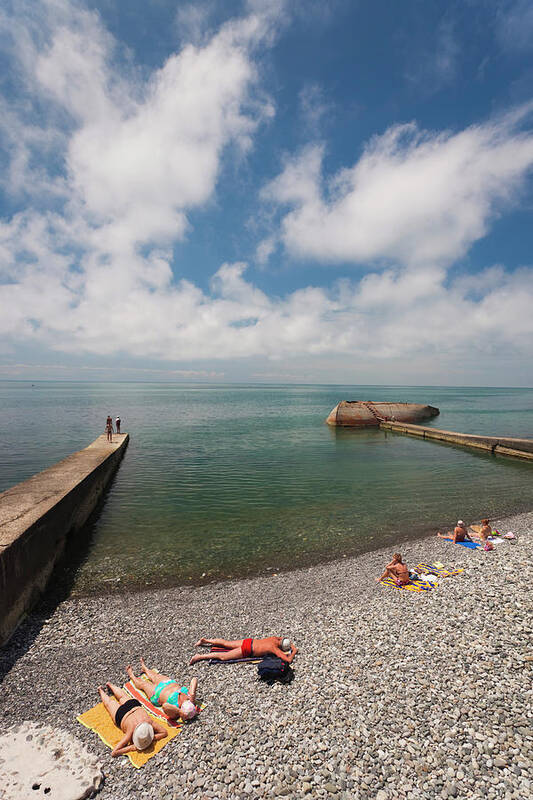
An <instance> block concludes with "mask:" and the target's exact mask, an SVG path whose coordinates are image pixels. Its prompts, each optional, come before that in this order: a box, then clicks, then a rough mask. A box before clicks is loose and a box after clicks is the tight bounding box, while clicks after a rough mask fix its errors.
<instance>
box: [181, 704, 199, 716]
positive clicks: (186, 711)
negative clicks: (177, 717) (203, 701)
mask: <svg viewBox="0 0 533 800" xmlns="http://www.w3.org/2000/svg"><path fill="white" fill-rule="evenodd" d="M180 711H181V714H182V716H183V717H185V719H192V718H193V717H195V716H196V715H197V714H198V709H197V708H196V706H195V705H194V703H193V702H192V700H184V701H183V703H182V704H181V706H180Z"/></svg>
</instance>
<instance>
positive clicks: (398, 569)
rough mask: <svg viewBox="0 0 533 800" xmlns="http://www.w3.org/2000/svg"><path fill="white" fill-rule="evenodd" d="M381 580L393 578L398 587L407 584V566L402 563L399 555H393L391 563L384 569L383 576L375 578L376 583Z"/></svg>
mask: <svg viewBox="0 0 533 800" xmlns="http://www.w3.org/2000/svg"><path fill="white" fill-rule="evenodd" d="M383 578H393V580H395V581H396V583H397V584H398V586H405V585H406V584H407V583H409V570H408V569H407V565H406V564H404V562H403V561H402V554H401V553H394V554H393V556H392V561H391V562H390V564H387V566H386V567H385V571H384V572H383V575H380V576H379V578H376V583H379V581H382V580H383Z"/></svg>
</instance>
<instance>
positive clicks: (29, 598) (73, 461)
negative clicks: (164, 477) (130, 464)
mask: <svg viewBox="0 0 533 800" xmlns="http://www.w3.org/2000/svg"><path fill="white" fill-rule="evenodd" d="M128 440H129V436H128V434H127V433H123V434H115V435H114V436H113V442H112V443H110V442H108V441H107V438H106V436H99V437H98V439H96V440H95V441H94V442H93V443H92V444H90V445H89V446H88V447H86V448H85V449H84V450H80V451H79V452H77V453H73V454H72V455H70V456H68V457H67V458H65V459H63V461H60V462H59V463H58V464H54V466H53V467H50V468H49V469H45V470H44V471H43V472H39V473H38V474H37V475H34V476H33V477H32V478H29V479H28V480H27V481H24V482H23V483H19V484H17V486H13V487H12V488H11V489H8V490H7V491H5V492H3V493H2V494H0V647H1V646H2V645H3V644H5V643H6V641H7V640H8V638H9V636H10V635H11V634H12V632H13V631H14V629H15V628H16V626H17V625H18V623H19V621H20V619H21V618H22V617H23V615H24V614H25V613H26V612H27V611H28V610H29V609H30V608H31V606H32V605H33V604H34V603H35V601H36V600H37V599H38V597H39V595H40V594H41V592H42V591H43V590H44V588H45V586H46V584H47V582H48V579H49V578H50V575H51V574H52V570H53V568H54V566H55V564H56V563H57V561H58V560H59V558H60V557H61V555H62V553H63V551H64V549H65V544H66V542H67V539H68V538H69V537H70V536H71V535H72V534H74V533H76V531H78V530H79V529H80V528H81V527H82V526H83V525H84V524H85V522H86V521H87V519H88V518H89V516H90V514H91V513H92V512H93V511H94V509H95V508H96V506H97V504H98V501H99V500H100V498H101V497H102V495H103V493H104V491H105V489H106V488H107V486H108V484H109V482H110V481H111V478H112V477H113V475H114V473H115V471H116V470H117V468H118V466H119V464H120V461H121V459H122V457H123V455H124V452H125V450H126V447H127V444H128Z"/></svg>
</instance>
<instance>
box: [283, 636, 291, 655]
mask: <svg viewBox="0 0 533 800" xmlns="http://www.w3.org/2000/svg"><path fill="white" fill-rule="evenodd" d="M280 647H281V649H282V650H283V651H284V652H285V653H287V652H288V651H289V650H290V649H291V640H290V639H288V638H287V637H286V636H284V637H283V639H282V640H281V645H280Z"/></svg>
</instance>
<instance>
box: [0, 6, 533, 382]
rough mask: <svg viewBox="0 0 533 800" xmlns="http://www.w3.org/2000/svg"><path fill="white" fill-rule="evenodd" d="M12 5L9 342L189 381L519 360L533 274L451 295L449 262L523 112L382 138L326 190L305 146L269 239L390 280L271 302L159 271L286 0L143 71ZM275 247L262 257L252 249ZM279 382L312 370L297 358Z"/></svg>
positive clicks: (510, 155) (253, 109) (237, 135)
mask: <svg viewBox="0 0 533 800" xmlns="http://www.w3.org/2000/svg"><path fill="white" fill-rule="evenodd" d="M21 3H22V0H21ZM19 7H20V8H22V11H21V12H20V13H19V12H16V13H15V17H14V18H13V25H12V26H11V28H10V30H11V31H13V32H14V34H13V35H14V37H15V42H14V44H15V47H14V50H13V53H12V55H13V56H14V52H15V51H16V55H17V57H18V58H19V61H18V62H17V69H18V79H19V82H20V85H21V87H22V88H23V91H22V92H21V95H20V96H21V97H22V98H23V102H22V101H21V102H20V103H17V104H12V106H11V108H10V109H9V113H10V116H9V122H8V124H4V126H3V128H2V131H3V134H4V139H3V141H4V144H5V147H6V151H7V154H8V156H9V157H10V170H9V172H8V177H7V180H6V181H5V183H4V185H5V187H6V190H7V191H8V192H9V193H10V199H12V201H13V203H14V207H15V208H16V204H17V202H19V201H20V198H21V197H23V196H24V197H25V198H27V200H28V202H27V204H26V206H27V207H25V208H24V209H23V210H18V211H15V212H14V213H12V214H10V215H9V216H6V217H5V219H4V220H3V221H2V222H0V307H1V309H2V313H1V314H0V341H1V342H2V347H3V348H5V347H6V343H22V344H23V345H25V346H26V349H27V346H28V345H31V344H32V343H39V346H40V348H41V349H45V350H47V351H50V350H51V351H56V352H64V353H67V354H69V358H70V359H71V360H72V357H73V356H74V357H75V358H76V359H77V358H80V359H82V358H83V356H84V354H88V355H94V354H98V355H99V356H101V357H102V359H103V360H104V359H106V358H107V359H111V358H112V357H113V356H114V355H115V354H117V353H121V354H127V355H128V357H129V358H141V359H144V360H146V359H158V360H161V361H162V362H168V361H173V362H176V361H179V362H181V363H180V364H179V365H177V366H179V369H177V370H176V371H175V374H176V375H177V376H178V377H190V378H195V377H199V378H209V377H210V376H215V377H216V376H218V375H220V374H221V373H220V372H219V371H218V370H217V369H216V368H213V363H220V362H224V361H228V362H229V361H231V360H233V359H237V358H238V359H242V360H246V359H249V360H250V363H251V364H252V368H251V371H257V369H258V368H259V369H260V371H261V374H263V375H267V374H274V371H273V370H272V369H269V368H268V365H267V366H265V364H262V363H261V364H258V363H257V361H258V360H259V361H261V359H262V360H264V361H265V362H266V360H267V359H270V360H277V362H278V364H280V362H281V361H283V360H284V361H290V360H294V359H296V361H298V359H300V360H301V361H302V362H305V359H320V358H321V357H323V358H324V359H326V360H328V359H331V358H337V357H339V356H342V357H343V359H344V360H343V363H344V364H348V363H349V364H353V363H354V362H355V361H357V360H358V361H365V362H367V363H368V362H369V361H372V362H373V363H376V362H382V363H389V362H390V360H391V359H392V360H394V359H401V360H402V362H405V359H409V364H410V365H411V366H412V365H413V364H415V363H419V364H420V363H425V361H424V360H425V359H426V360H427V358H428V354H430V356H431V357H432V358H433V356H434V355H438V356H439V358H440V359H449V360H451V361H453V360H454V359H457V358H461V359H467V357H468V358H470V359H471V358H472V356H471V355H467V354H474V355H475V361H476V365H477V366H479V364H482V363H487V365H489V364H490V359H491V357H492V354H493V353H494V352H495V350H498V348H500V349H501V350H502V351H504V352H505V353H506V354H509V353H511V354H513V353H515V354H518V355H521V356H529V357H531V355H532V354H533V322H532V321H531V315H530V313H529V308H530V307H531V303H532V301H533V271H532V270H531V269H523V270H522V271H518V272H516V273H514V274H512V275H510V274H508V273H507V272H506V271H505V270H504V269H502V268H499V267H495V268H492V269H490V270H488V271H486V272H485V273H482V274H480V275H478V276H476V278H475V279H474V278H471V277H470V278H458V279H456V280H455V281H454V282H453V281H452V282H451V283H449V281H448V277H447V274H446V269H445V268H446V266H447V265H448V264H449V263H450V262H451V261H452V260H453V259H454V258H456V257H457V255H458V254H461V253H462V252H464V251H465V249H466V248H467V247H468V246H469V244H471V242H472V241H474V240H475V239H476V238H477V237H479V236H481V235H483V233H484V232H485V231H486V229H487V226H488V224H489V222H490V219H491V218H492V216H493V215H494V214H495V213H497V211H498V209H499V208H500V204H501V203H504V202H511V201H512V200H513V199H514V198H515V196H516V192H517V191H518V189H519V188H520V183H521V180H522V179H523V175H524V174H525V171H526V170H527V169H528V168H529V166H530V165H531V163H533V143H532V137H531V135H530V134H529V133H528V132H525V133H520V132H519V124H520V122H521V120H523V119H524V118H525V117H524V115H525V113H526V110H525V109H523V110H522V112H521V113H522V116H521V117H520V115H519V114H516V115H515V116H514V117H507V118H505V119H503V120H500V121H496V122H492V123H487V124H485V125H480V126H477V127H473V128H470V129H468V130H466V131H463V132H462V133H459V134H455V135H452V134H449V133H445V134H440V135H434V134H422V133H419V132H418V131H417V129H416V127H415V126H401V127H395V128H392V129H391V130H390V131H388V132H387V133H386V134H385V135H384V136H382V137H380V138H377V139H376V140H374V141H373V142H372V143H371V144H370V145H369V146H368V148H367V150H366V151H365V153H364V154H363V156H362V158H361V159H360V161H359V162H358V163H357V164H356V165H355V166H353V167H352V168H350V169H346V170H343V171H342V172H340V173H339V174H337V175H335V176H333V179H332V180H330V181H328V182H327V184H325V183H324V180H323V178H322V176H321V169H322V156H323V151H322V149H321V148H320V147H318V146H315V147H310V148H308V149H307V150H306V151H305V152H304V153H303V154H302V155H301V156H300V157H299V158H297V159H292V160H289V161H288V162H287V165H286V168H285V170H284V172H283V174H282V175H281V176H280V177H279V178H277V179H276V180H275V181H274V182H273V183H271V185H270V187H269V189H268V191H267V194H268V196H269V197H270V200H271V201H273V202H274V203H283V204H288V205H289V207H290V210H289V212H288V213H287V214H286V215H285V217H284V219H283V225H282V228H281V232H282V240H283V242H284V243H285V246H286V247H288V248H289V249H291V251H292V252H294V253H296V254H299V255H307V256H310V257H313V258H320V259H322V260H329V261H338V260H353V261H362V260H365V259H368V258H375V259H380V258H381V259H387V260H389V261H390V262H391V263H393V264H394V267H391V268H389V269H387V270H385V271H384V272H381V273H378V272H376V273H374V274H372V273H371V274H368V275H366V276H365V277H364V278H362V280H360V281H359V282H357V281H355V282H352V281H344V282H341V283H339V284H336V285H334V286H332V287H329V288H318V287H312V286H310V287H304V288H301V289H299V290H297V291H294V292H292V293H288V294H286V295H285V296H280V297H276V296H269V295H267V294H266V293H265V292H263V291H261V290H260V289H259V288H258V287H257V286H255V285H254V284H253V282H252V281H251V280H249V279H247V275H246V265H245V264H243V263H232V264H223V265H222V266H221V267H220V269H219V270H218V271H217V272H216V274H215V275H214V276H213V277H212V280H211V283H210V286H209V289H208V290H205V291H204V290H201V289H200V288H199V287H198V286H197V285H195V284H194V283H192V282H191V281H185V280H179V278H176V277H175V276H174V273H173V270H172V246H173V244H174V243H175V242H176V241H178V240H180V238H183V237H184V236H185V235H187V232H188V231H190V230H191V223H190V213H191V211H192V210H193V209H199V208H202V207H205V206H206V205H207V204H208V203H210V202H211V201H212V199H213V197H214V195H215V193H216V187H217V178H218V175H219V172H220V169H221V164H222V160H223V158H224V154H225V153H227V152H228V149H229V148H235V149H237V150H238V151H239V152H240V153H246V152H247V150H248V148H249V147H250V146H251V143H252V140H253V136H254V133H255V131H256V129H257V126H258V125H259V124H260V122H261V121H262V120H263V119H264V117H265V115H267V116H268V115H269V114H271V113H272V106H271V104H270V103H268V102H267V103H265V102H264V101H258V100H257V96H258V95H259V94H260V90H259V89H257V87H258V75H257V70H256V67H255V62H254V48H255V47H257V46H259V45H260V44H261V43H263V44H265V45H266V44H268V43H269V42H271V41H272V40H273V36H274V35H275V31H276V26H277V25H278V24H284V20H281V21H279V16H280V15H281V9H282V6H281V5H280V4H278V3H276V2H273V3H271V4H264V3H263V4H261V3H251V4H250V8H251V9H252V10H251V11H250V12H249V14H248V16H246V17H243V18H242V19H238V20H231V21H230V22H228V23H226V24H224V25H223V26H222V27H221V28H220V30H218V31H217V32H215V33H213V34H212V35H211V37H210V38H207V39H205V41H204V42H203V43H202V44H201V45H196V46H193V45H187V46H185V47H184V48H183V49H182V50H181V51H180V52H178V53H176V54H174V55H172V56H171V57H170V58H169V59H168V60H167V61H166V63H165V64H164V65H162V67H161V68H160V69H159V70H156V71H154V73H153V74H152V75H151V76H149V78H148V80H146V79H143V78H142V77H141V75H140V73H138V72H136V70H135V68H134V66H131V65H129V66H128V67H127V69H126V68H125V67H124V65H123V63H122V61H121V60H120V52H119V50H120V48H119V47H118V45H117V43H116V42H115V41H114V40H113V38H112V37H111V36H110V35H109V33H107V32H106V31H105V30H104V29H103V27H102V23H101V21H100V19H99V18H98V16H97V15H96V14H95V13H94V12H88V11H86V10H84V9H83V8H81V7H79V6H77V5H74V4H71V3H68V2H66V0H47V2H43V3H42V4H41V5H39V6H38V10H37V11H36V10H35V8H34V6H31V7H30V6H29V5H28V6H25V5H24V4H23V3H22V5H19V6H17V8H19ZM254 8H259V9H260V11H254ZM29 9H31V10H32V12H33V17H31V19H33V21H34V22H33V25H34V27H33V28H32V27H29V26H25V25H24V19H25V14H28V10H29ZM41 12H42V13H41ZM17 14H18V15H17ZM121 65H122V68H121V69H120V68H119V67H120V66H121ZM41 134H42V135H41ZM19 207H20V206H19ZM276 244H277V241H276V237H275V236H273V237H271V238H270V239H269V240H268V241H266V242H265V243H264V244H263V246H262V252H263V257H264V258H267V257H268V256H269V255H270V254H271V253H272V252H273V250H274V248H275V246H276ZM405 265H408V267H407V268H406V266H405ZM198 361H200V362H203V365H204V366H205V369H202V368H200V369H198V368H197V366H198V364H197V362H198ZM20 362H21V360H20V359H17V363H19V364H20ZM206 362H210V363H209V365H208V366H207V365H206ZM88 368H92V367H91V365H90V364H89V365H88ZM107 368H108V367H102V368H101V369H102V370H103V369H107ZM488 368H489V367H488V366H487V369H488ZM43 369H46V366H44V367H43ZM139 370H140V368H139ZM139 370H137V371H139ZM226 374H228V373H227V372H226ZM275 374H278V373H277V372H276V373H275ZM279 374H285V375H298V374H300V375H307V374H308V372H307V371H306V368H305V363H301V364H298V366H297V369H296V370H292V369H290V368H289V367H286V366H285V365H283V366H280V368H279Z"/></svg>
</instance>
